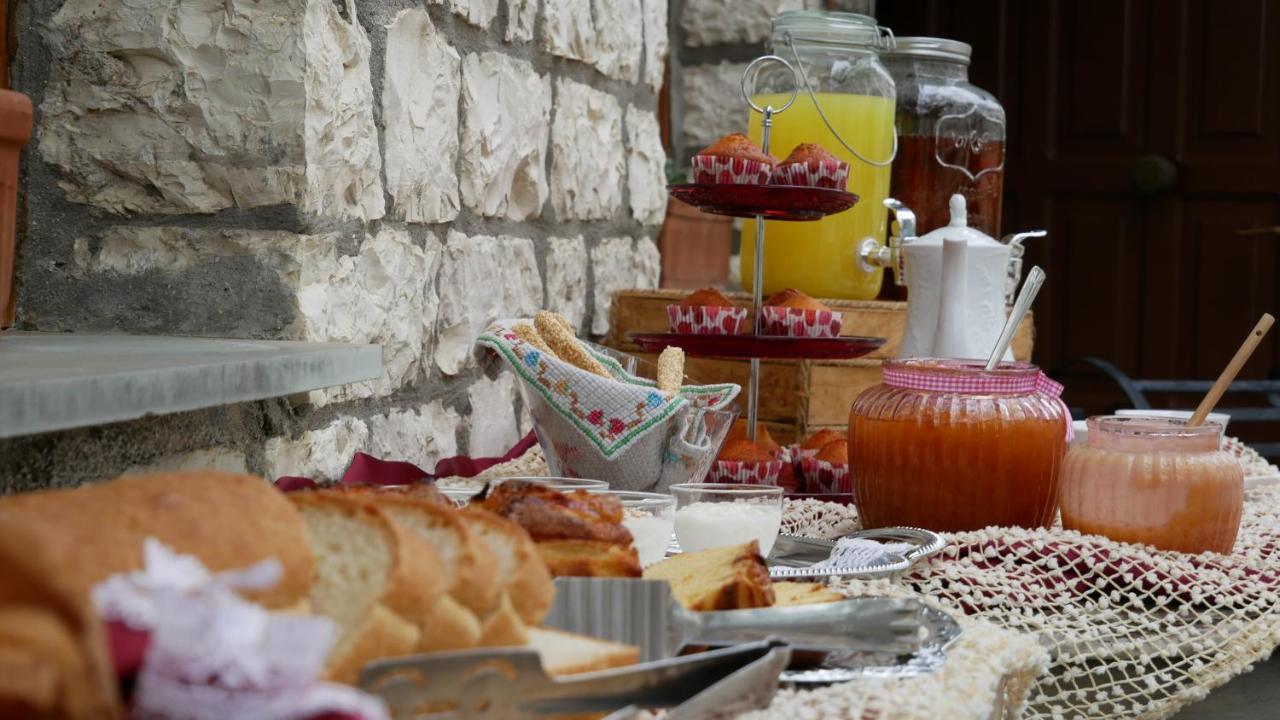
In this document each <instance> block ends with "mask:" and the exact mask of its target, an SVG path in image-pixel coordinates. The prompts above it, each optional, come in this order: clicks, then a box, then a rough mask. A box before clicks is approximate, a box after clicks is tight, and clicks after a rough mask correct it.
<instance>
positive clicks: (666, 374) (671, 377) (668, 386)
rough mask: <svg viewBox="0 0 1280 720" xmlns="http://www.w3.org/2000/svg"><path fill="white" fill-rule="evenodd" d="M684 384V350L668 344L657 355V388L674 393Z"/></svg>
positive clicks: (668, 393)
mask: <svg viewBox="0 0 1280 720" xmlns="http://www.w3.org/2000/svg"><path fill="white" fill-rule="evenodd" d="M683 385H684V350H681V349H680V348H678V347H676V346H674V345H669V346H667V347H666V348H665V349H664V350H663V351H662V354H661V355H659V356H658V390H660V391H662V392H664V393H666V394H667V395H675V394H676V393H677V392H679V391H680V388H681V386H683Z"/></svg>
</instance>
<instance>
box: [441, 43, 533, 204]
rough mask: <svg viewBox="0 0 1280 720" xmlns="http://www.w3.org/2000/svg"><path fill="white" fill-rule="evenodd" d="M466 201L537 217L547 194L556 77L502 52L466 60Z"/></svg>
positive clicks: (464, 138)
mask: <svg viewBox="0 0 1280 720" xmlns="http://www.w3.org/2000/svg"><path fill="white" fill-rule="evenodd" d="M462 116H463V117H462V175H461V189H462V201H463V202H464V203H466V205H467V207H468V208H470V209H472V210H474V211H475V212H477V213H479V214H481V215H486V216H490V217H504V218H507V219H510V220H525V219H527V218H531V217H537V216H538V215H539V214H540V213H541V211H542V205H543V204H544V203H545V202H546V200H547V175H546V167H545V165H546V156H547V139H548V132H549V129H548V128H549V121H550V117H551V80H550V78H547V77H543V76H540V75H538V73H537V72H535V71H534V69H533V66H532V65H531V64H530V63H528V62H526V61H524V60H517V59H515V58H512V57H509V56H507V55H504V54H502V53H497V52H485V53H479V54H471V55H468V56H467V57H466V59H465V60H463V63H462Z"/></svg>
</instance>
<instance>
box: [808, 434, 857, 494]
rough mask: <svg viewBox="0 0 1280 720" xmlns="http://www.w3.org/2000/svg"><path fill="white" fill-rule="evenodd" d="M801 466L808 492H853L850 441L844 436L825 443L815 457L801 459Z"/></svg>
mask: <svg viewBox="0 0 1280 720" xmlns="http://www.w3.org/2000/svg"><path fill="white" fill-rule="evenodd" d="M837 434H839V433H837ZM800 468H801V474H802V475H803V476H804V483H803V485H804V490H805V492H807V493H813V494H819V495H827V494H841V495H843V494H848V493H851V492H853V483H852V481H851V479H850V477H849V443H848V442H847V441H846V440H844V439H843V438H841V439H839V440H835V441H832V442H829V443H827V444H826V445H823V446H822V449H820V450H818V452H817V454H815V455H814V456H813V457H806V458H803V459H801V461H800Z"/></svg>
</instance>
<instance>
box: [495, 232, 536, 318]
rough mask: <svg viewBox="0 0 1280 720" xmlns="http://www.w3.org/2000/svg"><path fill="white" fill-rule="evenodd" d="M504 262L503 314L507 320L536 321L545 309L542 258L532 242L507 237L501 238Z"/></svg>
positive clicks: (500, 254)
mask: <svg viewBox="0 0 1280 720" xmlns="http://www.w3.org/2000/svg"><path fill="white" fill-rule="evenodd" d="M497 253H498V256H499V258H501V261H500V262H499V265H500V267H501V270H502V275H501V276H500V278H501V279H500V284H501V292H502V313H503V315H504V316H506V317H533V316H534V314H535V313H537V312H538V311H539V310H541V309H542V300H543V292H542V276H541V275H539V274H538V255H537V253H535V252H534V249H533V241H532V240H529V239H528V238H517V237H511V236H510V235H503V236H501V237H499V238H498V248H497Z"/></svg>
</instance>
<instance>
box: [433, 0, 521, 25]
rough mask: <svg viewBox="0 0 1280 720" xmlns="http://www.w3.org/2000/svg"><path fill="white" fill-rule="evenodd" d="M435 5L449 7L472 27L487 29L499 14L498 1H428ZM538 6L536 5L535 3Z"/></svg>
mask: <svg viewBox="0 0 1280 720" xmlns="http://www.w3.org/2000/svg"><path fill="white" fill-rule="evenodd" d="M428 1H429V2H431V3H432V4H434V5H448V6H449V9H450V10H452V11H453V14H454V15H457V16H458V17H460V18H462V19H464V20H466V21H467V22H469V23H471V24H472V25H476V26H478V27H482V28H487V27H489V24H490V23H492V22H493V18H494V16H496V15H497V14H498V0H428ZM535 4H536V3H535Z"/></svg>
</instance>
